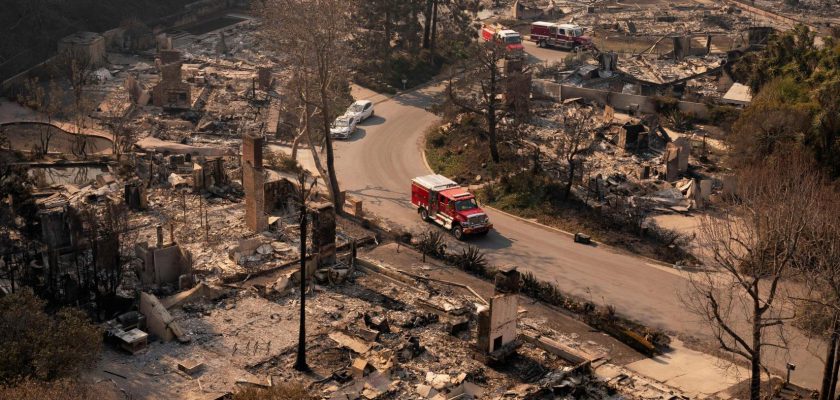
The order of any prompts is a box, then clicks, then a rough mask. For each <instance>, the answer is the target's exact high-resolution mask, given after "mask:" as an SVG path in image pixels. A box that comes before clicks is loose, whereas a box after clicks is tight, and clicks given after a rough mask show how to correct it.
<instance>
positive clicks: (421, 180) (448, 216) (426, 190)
mask: <svg viewBox="0 0 840 400" xmlns="http://www.w3.org/2000/svg"><path fill="white" fill-rule="evenodd" d="M411 204H413V205H414V206H415V207H417V213H419V214H420V218H422V219H423V220H424V221H433V222H435V223H437V224H438V225H441V226H443V227H444V228H445V229H447V230H449V231H451V232H452V235H453V236H455V238H456V239H458V240H463V239H464V238H465V237H466V236H467V235H484V234H487V232H489V231H490V229H492V228H493V224H491V223H490V219H489V218H488V217H487V214H486V213H485V212H484V210H482V209H481V208H480V207H479V206H478V203H477V202H476V200H475V196H473V195H472V194H471V193H470V192H468V191H467V190H466V189H464V188H462V187H461V186H459V185H458V184H457V183H455V182H453V181H452V180H451V179H449V178H447V177H445V176H442V175H426V176H418V177H416V178H414V179H412V180H411Z"/></svg>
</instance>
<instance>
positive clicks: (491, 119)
mask: <svg viewBox="0 0 840 400" xmlns="http://www.w3.org/2000/svg"><path fill="white" fill-rule="evenodd" d="M497 74H498V70H497V68H496V66H495V65H493V66H490V93H489V96H490V98H489V99H488V101H487V136H488V139H489V141H490V158H492V159H493V162H494V163H498V162H499V160H500V157H499V144H498V138H497V135H496V124H497V121H496V105H497V104H496V85H497V84H498V76H497Z"/></svg>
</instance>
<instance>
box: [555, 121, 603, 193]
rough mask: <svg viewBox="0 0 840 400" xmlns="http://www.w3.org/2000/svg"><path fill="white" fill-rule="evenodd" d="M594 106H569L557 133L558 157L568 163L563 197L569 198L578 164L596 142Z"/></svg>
mask: <svg viewBox="0 0 840 400" xmlns="http://www.w3.org/2000/svg"><path fill="white" fill-rule="evenodd" d="M594 115H595V108H594V107H576V106H571V107H567V108H566V110H565V113H564V115H563V119H562V121H560V122H561V125H562V129H561V131H560V132H558V133H557V136H556V141H557V148H556V153H557V157H558V158H559V159H560V161H562V162H563V163H565V164H566V173H567V177H566V186H565V190H564V191H563V198H564V199H568V198H569V194H570V193H571V192H572V183H573V182H574V179H575V172H576V169H577V166H578V164H579V163H580V161H581V160H582V159H583V157H584V155H585V154H586V152H588V151H589V150H590V149H591V148H592V145H593V144H594V143H595V124H594V121H593V117H594Z"/></svg>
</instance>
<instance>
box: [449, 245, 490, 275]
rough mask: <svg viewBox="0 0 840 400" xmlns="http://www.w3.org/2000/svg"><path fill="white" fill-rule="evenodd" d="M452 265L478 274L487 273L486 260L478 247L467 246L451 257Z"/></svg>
mask: <svg viewBox="0 0 840 400" xmlns="http://www.w3.org/2000/svg"><path fill="white" fill-rule="evenodd" d="M451 263H452V265H454V266H456V267H458V268H459V269H461V270H464V271H467V272H469V273H472V274H475V275H478V276H487V275H488V272H489V271H488V266H487V260H486V259H485V258H484V254H483V253H482V252H481V250H479V249H478V247H475V246H467V247H466V248H464V249H462V250H461V252H460V253H456V254H455V255H453V256H452V258H451Z"/></svg>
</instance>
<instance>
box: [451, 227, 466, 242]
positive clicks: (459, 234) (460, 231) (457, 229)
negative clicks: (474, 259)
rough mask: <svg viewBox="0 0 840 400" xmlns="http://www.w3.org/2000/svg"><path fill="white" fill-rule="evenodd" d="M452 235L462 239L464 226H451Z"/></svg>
mask: <svg viewBox="0 0 840 400" xmlns="http://www.w3.org/2000/svg"><path fill="white" fill-rule="evenodd" d="M452 236H455V239H458V240H464V228H461V225H455V226H453V227H452Z"/></svg>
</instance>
